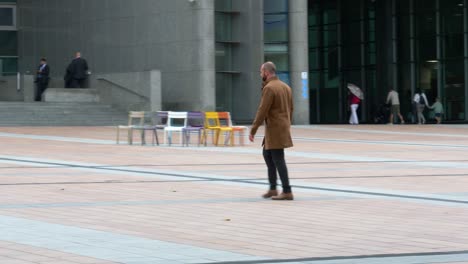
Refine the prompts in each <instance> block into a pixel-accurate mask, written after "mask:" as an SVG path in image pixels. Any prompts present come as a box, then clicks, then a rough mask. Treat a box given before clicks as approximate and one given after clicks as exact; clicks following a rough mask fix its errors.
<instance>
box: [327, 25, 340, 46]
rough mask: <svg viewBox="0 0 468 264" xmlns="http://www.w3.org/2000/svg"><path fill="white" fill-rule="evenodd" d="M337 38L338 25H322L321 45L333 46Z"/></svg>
mask: <svg viewBox="0 0 468 264" xmlns="http://www.w3.org/2000/svg"><path fill="white" fill-rule="evenodd" d="M337 40H338V26H337V25H336V24H335V25H325V26H323V46H334V45H336V44H337Z"/></svg>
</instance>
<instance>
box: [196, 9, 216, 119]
mask: <svg viewBox="0 0 468 264" xmlns="http://www.w3.org/2000/svg"><path fill="white" fill-rule="evenodd" d="M194 12H195V13H194V16H195V21H196V27H197V32H196V34H197V36H196V38H197V40H198V47H197V48H198V58H199V62H198V63H199V66H200V68H199V71H198V72H195V74H197V75H198V78H195V79H196V80H198V86H199V89H200V90H199V91H200V93H199V96H200V97H199V98H200V99H199V100H200V105H199V107H198V109H200V110H202V111H214V110H215V109H216V73H215V70H216V68H215V51H216V49H215V24H214V23H215V5H214V0H199V1H196V2H194Z"/></svg>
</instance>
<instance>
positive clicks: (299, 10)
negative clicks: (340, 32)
mask: <svg viewBox="0 0 468 264" xmlns="http://www.w3.org/2000/svg"><path fill="white" fill-rule="evenodd" d="M289 71H290V78H291V88H292V90H293V99H294V115H293V124H296V125H304V124H310V120H309V115H310V110H309V78H308V77H309V76H308V75H309V42H308V17H307V0H294V1H289Z"/></svg>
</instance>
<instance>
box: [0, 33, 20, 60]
mask: <svg viewBox="0 0 468 264" xmlns="http://www.w3.org/2000/svg"><path fill="white" fill-rule="evenodd" d="M16 35H17V33H16V31H0V56H17V55H18V48H17V47H18V45H17V43H18V42H17V37H16Z"/></svg>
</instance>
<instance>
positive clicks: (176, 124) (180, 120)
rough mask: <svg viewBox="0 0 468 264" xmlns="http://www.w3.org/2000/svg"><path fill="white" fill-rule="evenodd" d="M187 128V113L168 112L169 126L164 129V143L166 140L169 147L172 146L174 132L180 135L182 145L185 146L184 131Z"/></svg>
mask: <svg viewBox="0 0 468 264" xmlns="http://www.w3.org/2000/svg"><path fill="white" fill-rule="evenodd" d="M185 127H187V112H171V111H170V112H168V113H167V126H166V127H164V143H166V139H168V141H169V146H170V145H171V144H172V135H173V133H172V132H179V133H180V144H181V145H183V138H184V137H183V132H182V131H183V129H184V128H185Z"/></svg>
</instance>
